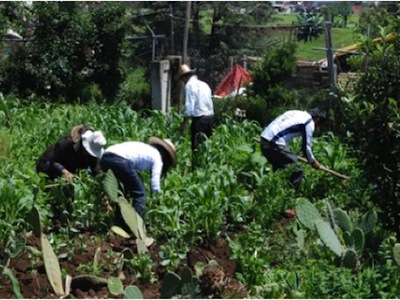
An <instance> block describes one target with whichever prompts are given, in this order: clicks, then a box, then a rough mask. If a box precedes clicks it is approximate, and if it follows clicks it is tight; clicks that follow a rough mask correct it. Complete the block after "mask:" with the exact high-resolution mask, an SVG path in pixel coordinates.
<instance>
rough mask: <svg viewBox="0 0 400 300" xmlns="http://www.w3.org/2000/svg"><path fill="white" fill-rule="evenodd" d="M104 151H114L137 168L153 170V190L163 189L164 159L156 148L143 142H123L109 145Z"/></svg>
mask: <svg viewBox="0 0 400 300" xmlns="http://www.w3.org/2000/svg"><path fill="white" fill-rule="evenodd" d="M104 153H113V154H116V155H118V156H121V157H123V158H125V159H127V160H129V161H131V162H132V163H133V165H134V168H135V170H151V184H150V185H151V190H152V191H154V192H160V191H161V188H160V178H161V172H162V168H163V161H162V158H161V154H160V152H158V150H157V149H156V148H154V147H153V146H151V145H149V144H146V143H142V142H123V143H120V144H115V145H112V146H110V147H108V148H107V149H106V150H105V151H104Z"/></svg>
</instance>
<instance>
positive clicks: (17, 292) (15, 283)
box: [3, 267, 24, 299]
mask: <svg viewBox="0 0 400 300" xmlns="http://www.w3.org/2000/svg"><path fill="white" fill-rule="evenodd" d="M3 273H4V274H6V275H7V276H8V278H9V279H10V281H11V285H12V288H13V292H14V295H15V296H16V297H17V298H18V299H23V298H24V297H23V296H22V294H21V289H20V285H19V282H18V280H17V278H15V276H14V274H13V272H12V271H11V269H9V268H8V267H5V268H4V270H3Z"/></svg>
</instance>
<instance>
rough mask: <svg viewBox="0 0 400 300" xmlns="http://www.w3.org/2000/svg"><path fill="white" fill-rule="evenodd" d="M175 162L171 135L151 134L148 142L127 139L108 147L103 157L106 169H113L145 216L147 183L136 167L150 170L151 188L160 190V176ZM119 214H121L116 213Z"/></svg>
mask: <svg viewBox="0 0 400 300" xmlns="http://www.w3.org/2000/svg"><path fill="white" fill-rule="evenodd" d="M175 166H176V148H175V145H174V144H173V143H172V142H171V141H170V140H169V139H160V138H158V137H151V138H150V139H149V143H148V144H147V143H143V142H138V141H128V142H123V143H120V144H115V145H112V146H110V147H108V148H107V149H106V150H105V151H104V154H103V156H102V158H101V160H100V167H101V169H102V170H103V171H104V172H107V171H108V170H109V169H111V170H112V171H113V172H114V175H115V177H116V178H117V179H118V180H119V181H120V182H122V184H123V185H124V188H125V191H127V192H129V193H130V195H131V196H132V198H133V199H134V201H135V202H134V207H135V210H136V212H137V213H138V214H139V215H140V216H141V217H142V218H144V216H145V205H146V201H145V187H144V185H143V182H142V180H141V179H140V177H139V175H138V173H137V170H150V171H151V185H150V186H151V191H152V192H156V193H157V192H161V186H160V179H161V177H162V176H165V175H166V173H167V171H168V170H169V169H170V168H171V167H175ZM117 217H118V216H117Z"/></svg>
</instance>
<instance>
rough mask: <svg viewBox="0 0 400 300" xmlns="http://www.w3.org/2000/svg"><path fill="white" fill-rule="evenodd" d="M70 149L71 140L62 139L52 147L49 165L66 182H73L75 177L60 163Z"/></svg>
mask: <svg viewBox="0 0 400 300" xmlns="http://www.w3.org/2000/svg"><path fill="white" fill-rule="evenodd" d="M70 147H72V140H70V138H69V137H62V138H61V139H60V140H59V141H58V143H57V144H56V145H55V147H54V150H53V155H52V162H51V164H52V166H53V167H54V168H55V169H56V170H57V172H58V173H59V174H60V175H62V176H63V177H65V178H66V179H68V180H73V179H74V177H75V175H74V174H73V173H71V172H70V171H69V170H68V169H67V168H66V167H65V166H64V165H63V164H61V163H60V161H61V160H62V157H64V156H65V155H66V153H67V151H69V148H70Z"/></svg>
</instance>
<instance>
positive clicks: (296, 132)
mask: <svg viewBox="0 0 400 300" xmlns="http://www.w3.org/2000/svg"><path fill="white" fill-rule="evenodd" d="M314 130H315V123H314V121H313V119H312V117H311V115H310V114H309V113H308V112H306V111H301V110H289V111H287V112H285V113H283V114H282V115H280V116H278V117H277V118H276V119H275V120H273V121H272V122H271V123H270V124H269V125H268V126H267V127H266V128H265V129H264V130H263V131H262V133H261V137H263V138H264V139H266V140H268V141H270V142H272V143H274V144H277V145H279V146H286V144H287V143H288V142H290V141H291V140H293V138H295V137H299V136H301V137H302V150H303V153H304V155H305V156H306V158H307V160H308V162H309V163H312V162H314V161H315V157H314V155H313V153H312V150H311V143H312V136H313V134H314Z"/></svg>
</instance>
